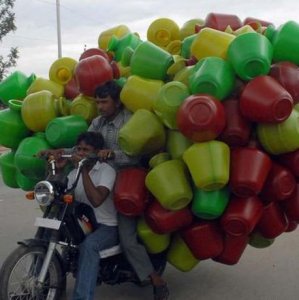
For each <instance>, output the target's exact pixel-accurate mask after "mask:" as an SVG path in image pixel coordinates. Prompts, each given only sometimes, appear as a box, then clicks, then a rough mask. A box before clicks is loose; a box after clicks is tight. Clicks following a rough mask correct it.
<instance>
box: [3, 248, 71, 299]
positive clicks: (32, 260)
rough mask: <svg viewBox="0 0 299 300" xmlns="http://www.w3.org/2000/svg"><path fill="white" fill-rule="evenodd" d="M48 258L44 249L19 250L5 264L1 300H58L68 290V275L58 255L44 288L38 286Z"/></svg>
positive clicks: (51, 266)
mask: <svg viewBox="0 0 299 300" xmlns="http://www.w3.org/2000/svg"><path fill="white" fill-rule="evenodd" d="M45 256H46V249H45V248H43V247H38V246H34V247H26V246H23V245H21V246H19V247H18V248H17V249H15V250H14V251H13V252H12V253H11V254H10V255H9V256H8V257H7V259H6V260H5V262H4V263H3V265H2V267H1V270H0V274H1V276H0V299H2V300H19V299H20V300H22V299H24V300H25V299H26V300H31V299H32V300H33V299H39V300H43V299H47V300H58V299H59V297H61V296H62V292H63V291H65V288H66V280H65V275H64V274H63V270H62V267H61V265H60V263H59V261H58V259H57V257H56V256H55V255H54V256H53V258H52V260H51V262H50V266H49V270H48V272H47V274H46V279H45V282H44V283H43V284H42V286H40V285H38V284H37V278H38V275H39V269H40V268H41V265H42V263H43V260H44V258H45Z"/></svg>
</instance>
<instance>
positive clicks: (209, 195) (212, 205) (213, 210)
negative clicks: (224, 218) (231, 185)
mask: <svg viewBox="0 0 299 300" xmlns="http://www.w3.org/2000/svg"><path fill="white" fill-rule="evenodd" d="M228 200H229V191H228V189H227V188H222V189H219V190H216V191H209V192H207V191H203V190H200V189H196V190H195V191H194V197H193V200H192V212H193V214H194V215H195V216H197V217H198V218H201V219H204V220H213V219H217V218H219V217H220V216H221V215H222V214H223V212H224V210H225V208H226V206H227V204H228Z"/></svg>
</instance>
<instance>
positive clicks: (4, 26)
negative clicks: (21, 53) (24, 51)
mask: <svg viewBox="0 0 299 300" xmlns="http://www.w3.org/2000/svg"><path fill="white" fill-rule="evenodd" d="M14 4H15V0H0V43H1V42H2V39H3V38H4V37H5V36H6V35H7V34H8V33H9V32H13V31H15V30H16V29H17V27H16V25H15V14H14V12H13V11H12V9H13V7H14ZM17 59H18V48H16V47H11V48H10V50H9V53H8V54H7V56H6V57H4V56H3V55H0V81H2V80H3V78H4V77H5V75H6V74H7V72H8V69H9V68H11V67H14V66H15V65H16V62H17Z"/></svg>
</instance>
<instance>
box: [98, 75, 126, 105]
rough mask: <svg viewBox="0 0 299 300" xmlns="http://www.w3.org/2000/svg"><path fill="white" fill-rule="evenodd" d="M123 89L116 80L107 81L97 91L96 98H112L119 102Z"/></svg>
mask: <svg viewBox="0 0 299 300" xmlns="http://www.w3.org/2000/svg"><path fill="white" fill-rule="evenodd" d="M120 91H121V87H120V86H119V85H118V84H117V82H116V81H114V80H109V81H106V82H105V83H103V84H101V85H99V86H98V87H97V88H96V90H95V98H97V97H98V98H106V97H108V96H110V97H111V98H112V99H113V100H114V101H118V100H119V95H120Z"/></svg>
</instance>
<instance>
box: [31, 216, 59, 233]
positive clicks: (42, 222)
mask: <svg viewBox="0 0 299 300" xmlns="http://www.w3.org/2000/svg"><path fill="white" fill-rule="evenodd" d="M60 225H61V221H59V220H53V219H47V218H41V217H37V218H36V219H35V223H34V226H37V227H43V228H50V229H55V230H58V229H59V228H60Z"/></svg>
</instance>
